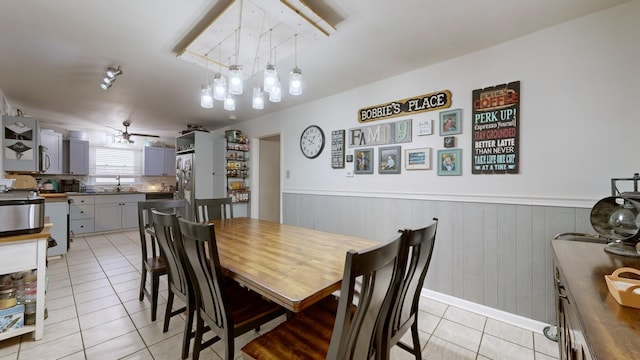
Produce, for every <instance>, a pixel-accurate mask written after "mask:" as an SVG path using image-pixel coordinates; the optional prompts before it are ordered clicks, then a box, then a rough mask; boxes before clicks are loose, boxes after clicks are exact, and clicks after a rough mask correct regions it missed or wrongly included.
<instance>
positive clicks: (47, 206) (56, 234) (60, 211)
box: [44, 139, 69, 256]
mask: <svg viewBox="0 0 640 360" xmlns="http://www.w3.org/2000/svg"><path fill="white" fill-rule="evenodd" d="M61 140H62V139H61ZM68 214H69V204H68V203H67V202H66V201H49V200H48V199H47V200H46V201H45V203H44V216H48V217H49V221H50V222H51V223H52V224H53V226H52V227H51V237H52V238H53V239H54V240H55V241H56V243H57V245H56V246H53V247H50V248H48V249H47V254H48V256H56V255H63V254H66V253H67V244H68V240H69V239H68V233H67V215H68Z"/></svg>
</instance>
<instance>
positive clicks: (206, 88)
mask: <svg viewBox="0 0 640 360" xmlns="http://www.w3.org/2000/svg"><path fill="white" fill-rule="evenodd" d="M200 106H202V107H203V108H205V109H211V108H213V96H212V95H211V85H209V84H203V85H202V87H201V88H200Z"/></svg>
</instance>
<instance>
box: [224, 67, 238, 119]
mask: <svg viewBox="0 0 640 360" xmlns="http://www.w3.org/2000/svg"><path fill="white" fill-rule="evenodd" d="M228 62H229V64H231V58H229V59H228ZM229 67H231V65H229ZM224 109H225V110H228V111H234V110H235V109H236V98H235V96H233V95H232V94H231V91H227V96H226V97H225V98H224Z"/></svg>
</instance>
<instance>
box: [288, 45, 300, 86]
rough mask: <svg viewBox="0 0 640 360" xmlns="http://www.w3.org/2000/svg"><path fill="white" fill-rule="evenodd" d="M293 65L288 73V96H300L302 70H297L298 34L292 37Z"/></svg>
mask: <svg viewBox="0 0 640 360" xmlns="http://www.w3.org/2000/svg"><path fill="white" fill-rule="evenodd" d="M294 64H295V67H294V68H293V69H292V70H291V72H290V73H289V94H291V95H296V96H297V95H302V70H300V69H299V68H298V34H296V35H295V36H294Z"/></svg>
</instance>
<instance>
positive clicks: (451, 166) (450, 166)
mask: <svg viewBox="0 0 640 360" xmlns="http://www.w3.org/2000/svg"><path fill="white" fill-rule="evenodd" d="M461 152H462V150H461V149H445V150H438V159H437V161H438V164H437V166H438V175H443V176H447V175H460V174H461V171H460V169H461V168H462V157H461V155H460V154H461Z"/></svg>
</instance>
